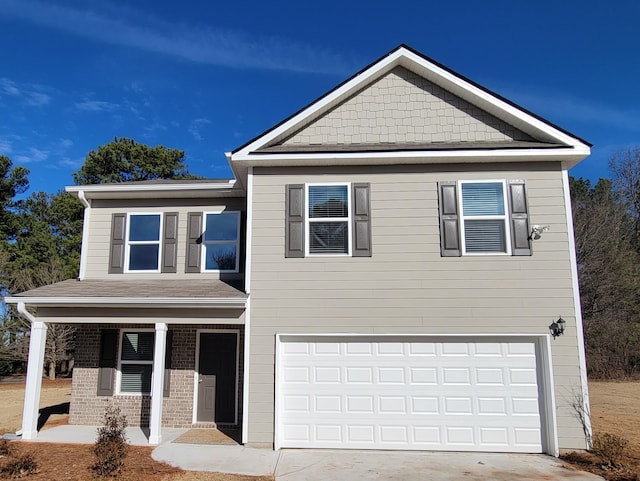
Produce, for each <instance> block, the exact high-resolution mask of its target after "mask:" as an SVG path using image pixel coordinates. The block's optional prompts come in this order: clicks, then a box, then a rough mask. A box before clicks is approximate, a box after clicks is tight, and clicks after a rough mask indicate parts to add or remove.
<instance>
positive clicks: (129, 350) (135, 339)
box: [119, 331, 155, 394]
mask: <svg viewBox="0 0 640 481" xmlns="http://www.w3.org/2000/svg"><path fill="white" fill-rule="evenodd" d="M154 339H155V333H154V332H153V331H122V339H121V342H120V346H121V347H120V383H119V391H120V393H121V394H149V393H150V392H151V374H152V372H153V349H154Z"/></svg>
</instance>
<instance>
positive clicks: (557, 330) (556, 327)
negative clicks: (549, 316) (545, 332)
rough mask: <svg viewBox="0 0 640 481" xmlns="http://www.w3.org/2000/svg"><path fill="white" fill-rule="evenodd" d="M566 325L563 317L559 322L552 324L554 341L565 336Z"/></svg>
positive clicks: (550, 328)
mask: <svg viewBox="0 0 640 481" xmlns="http://www.w3.org/2000/svg"><path fill="white" fill-rule="evenodd" d="M565 324H566V321H565V320H564V319H563V318H562V317H559V318H558V320H557V321H553V322H552V323H551V325H550V326H549V330H550V331H551V335H552V336H553V338H554V339H555V338H556V337H558V336H561V335H562V334H564V325H565Z"/></svg>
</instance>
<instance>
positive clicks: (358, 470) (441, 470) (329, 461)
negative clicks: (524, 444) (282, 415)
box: [275, 449, 603, 481]
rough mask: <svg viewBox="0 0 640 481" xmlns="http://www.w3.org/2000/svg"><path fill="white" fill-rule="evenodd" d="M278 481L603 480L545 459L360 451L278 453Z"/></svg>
mask: <svg viewBox="0 0 640 481" xmlns="http://www.w3.org/2000/svg"><path fill="white" fill-rule="evenodd" d="M275 476H276V480H278V481H326V480H327V479H343V480H349V481H364V480H367V481H370V480H376V479H377V480H398V481H414V480H415V481H418V480H420V481H424V480H425V479H429V480H433V481H458V480H460V479H464V480H465V481H476V480H477V481H486V480H488V479H490V480H492V481H501V480H504V481H507V480H508V481H513V480H520V479H527V480H529V479H530V480H536V479H539V480H545V481H568V480H571V481H596V480H600V481H602V480H603V478H601V477H600V476H596V475H594V474H591V473H586V472H583V471H577V470H574V469H573V468H571V467H569V466H568V465H566V464H565V463H563V462H562V461H560V460H559V459H556V458H553V457H551V456H545V455H532V454H495V453H435V452H402V451H359V450H354V451H351V450H308V449H305V450H291V449H286V450H282V451H281V454H280V460H279V462H278V465H277V468H276V472H275Z"/></svg>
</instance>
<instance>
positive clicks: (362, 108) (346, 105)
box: [227, 45, 590, 184]
mask: <svg viewBox="0 0 640 481" xmlns="http://www.w3.org/2000/svg"><path fill="white" fill-rule="evenodd" d="M589 153H590V144H588V143H587V142H585V141H584V140H582V139H580V138H579V137H577V136H575V135H573V134H571V133H569V132H567V131H565V130H563V129H561V128H559V127H557V126H555V125H553V124H552V123H550V122H549V121H547V120H545V119H543V118H541V117H539V116H537V115H535V114H533V113H531V112H529V111H527V110H525V109H523V108H522V107H520V106H518V105H516V104H514V103H513V102H510V101H509V100H507V99H505V98H503V97H501V96H500V95H498V94H496V93H494V92H492V91H490V90H488V89H486V88H484V87H482V86H481V85H479V84H477V83H475V82H473V81H471V80H469V79H467V78H465V77H463V76H461V75H460V74H458V73H456V72H454V71H452V70H450V69H448V68H447V67H445V66H443V65H441V64H439V63H437V62H435V61H434V60H432V59H429V58H428V57H425V56H424V55H422V54H420V53H418V52H416V51H415V50H413V49H411V48H409V47H406V46H404V45H401V46H399V47H398V48H396V49H395V50H393V51H391V52H390V53H388V54H387V55H385V56H384V57H382V58H380V59H379V60H377V61H376V62H374V63H373V64H371V65H370V66H368V67H366V68H365V69H364V70H362V71H361V72H359V73H357V74H356V75H354V76H353V77H351V78H350V79H348V80H347V81H345V82H344V83H342V84H340V85H339V86H337V87H336V88H335V89H333V90H332V91H330V92H328V93H327V94H325V95H324V96H322V97H320V98H319V99H318V100H316V101H314V102H313V103H311V104H309V105H308V106H306V107H304V108H303V109H302V110H300V111H299V112H297V113H295V114H293V115H292V116H291V117H289V118H288V119H285V120H284V121H283V122H281V123H280V124H278V125H276V126H274V127H273V128H271V129H269V130H267V131H266V132H264V133H263V134H261V135H259V136H258V137H256V138H254V139H252V140H251V141H249V142H248V143H246V144H244V145H243V146H241V147H239V148H238V149H236V150H235V151H233V152H231V153H228V154H227V157H228V159H229V161H230V164H231V167H232V169H233V170H234V172H235V174H236V177H237V178H238V180H239V181H240V182H241V183H243V184H244V181H245V177H246V172H247V168H248V167H249V166H275V165H283V166H294V165H349V164H351V165H372V164H399V163H403V164H412V163H465V162H473V163H478V162H521V161H527V162H529V161H546V160H551V161H554V162H558V161H560V162H562V163H563V165H564V167H565V168H569V167H572V166H573V165H575V164H576V163H577V162H579V161H580V160H582V159H583V158H584V157H586V156H587V155H589Z"/></svg>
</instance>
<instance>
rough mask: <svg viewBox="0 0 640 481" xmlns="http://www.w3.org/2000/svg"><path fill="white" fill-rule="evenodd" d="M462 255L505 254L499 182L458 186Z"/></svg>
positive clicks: (505, 233) (507, 248) (502, 185)
mask: <svg viewBox="0 0 640 481" xmlns="http://www.w3.org/2000/svg"><path fill="white" fill-rule="evenodd" d="M460 191H461V196H460V202H461V203H462V206H461V207H462V208H461V212H462V222H461V229H462V251H463V253H464V254H482V253H491V254H499V253H502V254H509V253H510V247H511V246H510V245H509V244H508V243H507V237H508V235H509V223H508V222H507V215H506V210H505V204H506V188H505V183H504V182H502V181H500V182H460Z"/></svg>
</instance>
